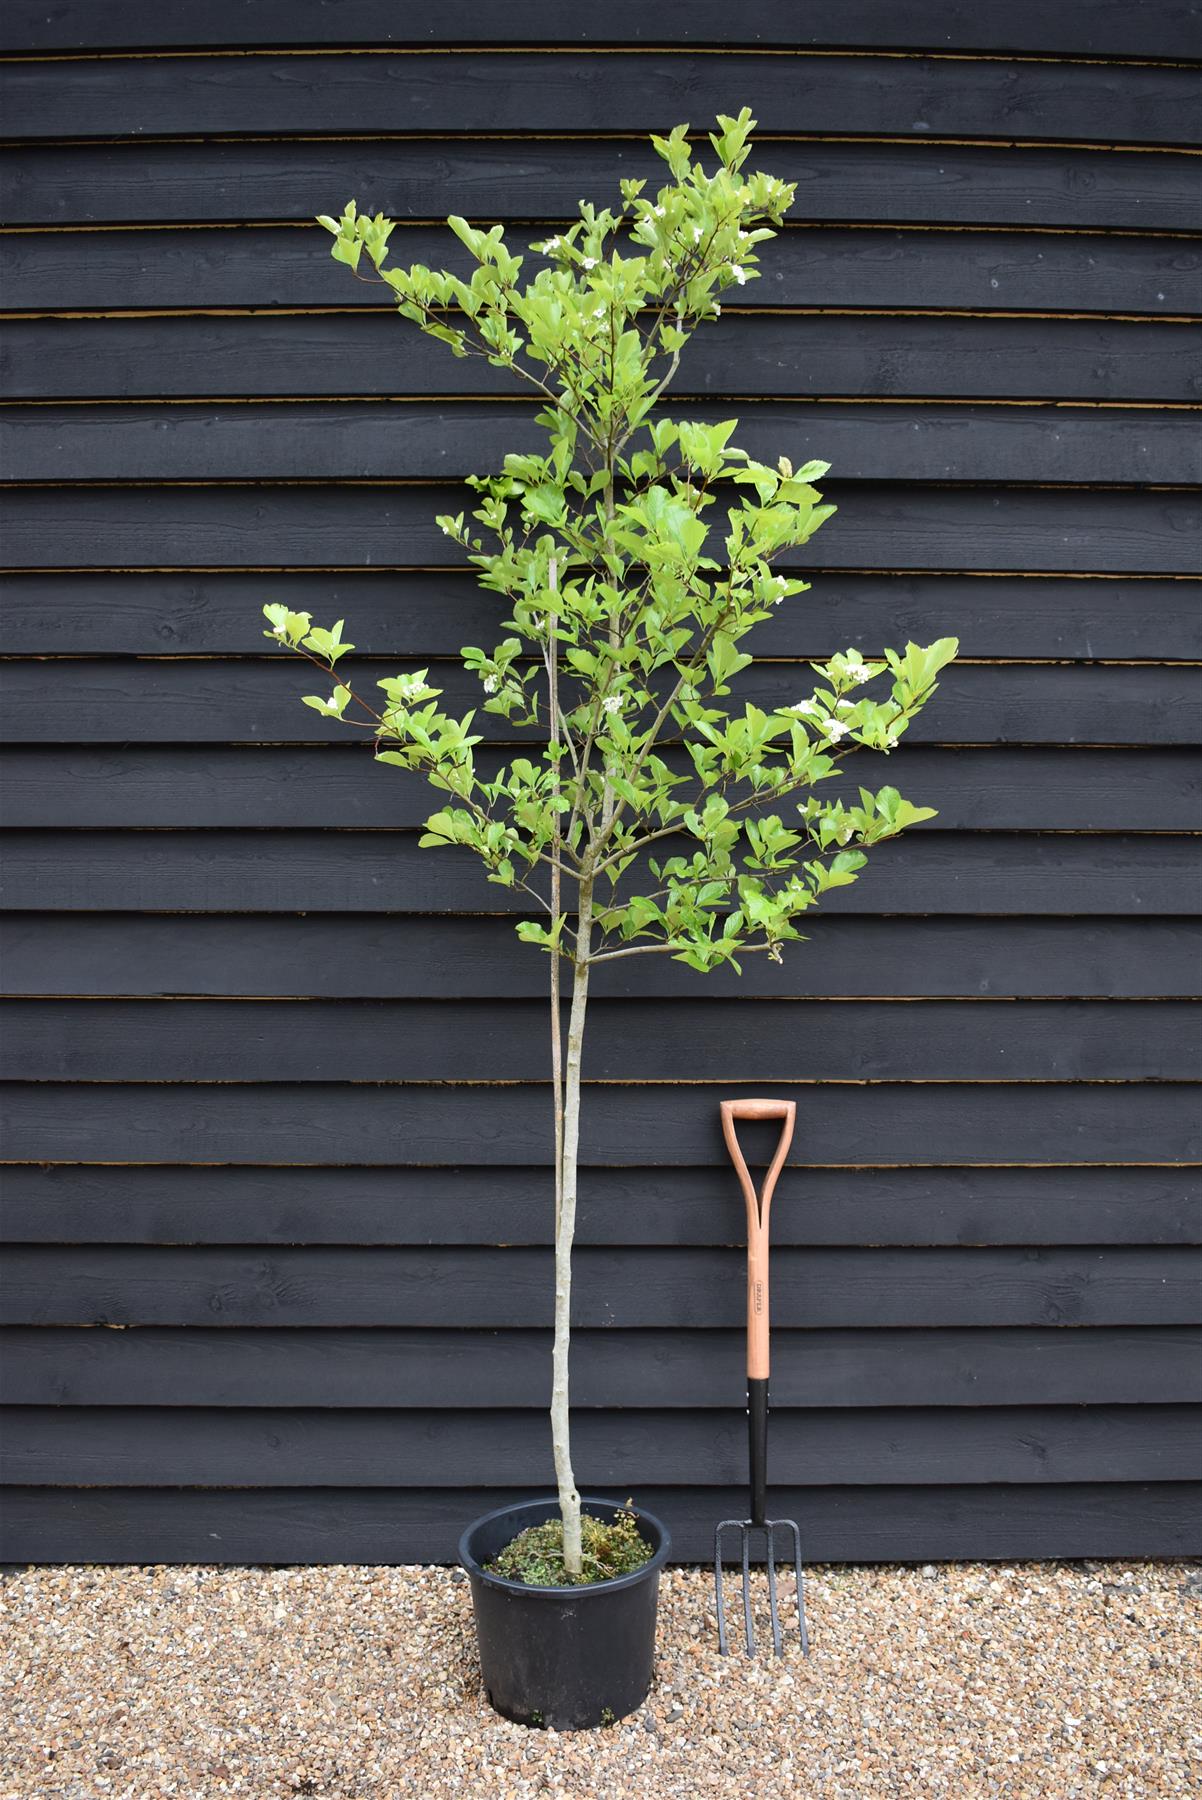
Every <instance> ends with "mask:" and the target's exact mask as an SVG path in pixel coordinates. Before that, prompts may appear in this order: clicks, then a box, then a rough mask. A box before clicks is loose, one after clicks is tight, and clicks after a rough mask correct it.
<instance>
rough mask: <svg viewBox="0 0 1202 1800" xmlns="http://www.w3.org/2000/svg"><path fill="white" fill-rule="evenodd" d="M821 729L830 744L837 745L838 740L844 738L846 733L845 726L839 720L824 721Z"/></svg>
mask: <svg viewBox="0 0 1202 1800" xmlns="http://www.w3.org/2000/svg"><path fill="white" fill-rule="evenodd" d="M822 729H823V731H825V733H826V735H827V737H828V738H829V739H830V740H831V743H832V744H837V743H838V742H839V739H840V738H842V737H846V736H847V731H848V728H847V726H846V725H845V724H844V723H843V721H842V720H841V719H824V720H823V722H822Z"/></svg>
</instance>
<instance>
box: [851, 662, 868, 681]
mask: <svg viewBox="0 0 1202 1800" xmlns="http://www.w3.org/2000/svg"><path fill="white" fill-rule="evenodd" d="M847 673H848V674H849V675H850V676H851V679H852V680H853V681H854V682H857V683H859V682H864V681H871V680H872V670H871V669H870V668H869V667H868V664H867V663H863V662H858V663H848V665H847Z"/></svg>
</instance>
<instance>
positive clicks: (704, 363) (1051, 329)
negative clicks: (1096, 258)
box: [0, 310, 1202, 572]
mask: <svg viewBox="0 0 1202 1800" xmlns="http://www.w3.org/2000/svg"><path fill="white" fill-rule="evenodd" d="M719 323H720V325H721V329H720V330H716V329H706V330H701V331H699V332H698V333H697V334H696V341H695V342H693V343H691V344H690V345H689V347H688V349H687V351H686V352H685V354H684V355H683V356H682V359H681V366H680V372H679V374H678V375H677V377H676V380H675V381H674V383H673V388H672V394H673V399H672V410H673V411H674V412H675V413H676V414H677V415H679V413H680V409H681V406H682V404H687V403H688V402H689V400H690V399H699V400H703V401H705V400H713V399H714V397H715V396H719V397H721V398H722V399H723V400H724V401H728V402H729V403H739V402H742V401H744V400H755V399H757V398H772V399H777V398H793V397H797V398H803V399H804V398H815V399H824V400H834V399H853V400H855V399H866V400H892V399H900V398H907V397H913V398H916V399H929V400H940V399H952V400H1036V401H1041V402H1047V401H1051V400H1065V401H1091V402H1102V403H1106V402H1113V401H1123V402H1128V401H1134V402H1138V403H1140V404H1142V405H1151V404H1153V403H1159V402H1168V403H1170V404H1173V405H1180V404H1187V403H1189V404H1194V403H1196V402H1197V401H1198V399H1199V397H1202V376H1200V375H1199V374H1198V372H1197V367H1198V365H1197V335H1198V334H1197V327H1196V326H1194V325H1191V324H1184V323H1180V322H1170V321H1162V320H1151V321H1146V320H1111V319H1093V318H1081V319H1056V318H1047V319H1044V318H1009V317H1005V316H996V317H994V316H986V317H980V318H978V317H965V316H957V315H953V314H948V315H938V316H930V315H923V314H908V313H893V314H889V313H883V312H868V313H862V314H854V313H847V314H843V313H838V312H825V313H823V312H818V313H802V314H798V313H787V312H780V313H760V314H759V315H758V316H757V315H755V314H752V313H744V314H739V313H734V314H726V315H724V316H723V318H722V319H721V321H719ZM407 325H408V321H404V320H400V319H399V318H397V317H394V316H393V315H392V314H391V313H387V312H363V311H361V310H360V311H354V310H350V311H347V312H345V313H335V312H314V313H270V312H267V313H258V314H249V315H245V316H242V315H229V314H199V313H198V314H192V315H189V314H183V313H162V314H158V315H152V316H150V317H139V316H136V315H127V314H118V315H116V316H114V317H112V318H87V317H83V318H74V317H69V318H27V319H11V320H9V321H7V323H6V325H5V331H4V337H5V346H4V361H3V363H2V364H0V368H3V371H4V377H5V397H6V399H8V400H9V401H14V400H137V399H150V400H170V399H203V400H212V399H219V398H226V397H230V398H232V399H234V400H239V399H272V398H283V399H324V398H335V399H355V398H364V399H372V398H376V397H394V396H398V395H400V396H407V397H412V398H430V397H437V398H439V399H450V400H459V399H470V398H474V397H482V398H485V399H489V400H493V399H498V400H512V399H524V398H526V396H527V395H528V393H529V386H528V384H527V383H525V382H524V381H522V380H521V378H520V377H518V376H516V375H512V374H509V373H508V372H506V371H505V370H502V369H491V368H488V367H486V366H485V365H484V363H483V362H481V360H480V359H479V358H477V357H464V358H456V357H452V356H451V355H450V354H449V353H446V354H444V353H443V349H444V347H443V346H442V345H441V344H436V343H434V342H432V341H431V340H430V339H428V338H426V337H425V336H424V335H423V334H421V333H420V332H418V331H416V330H409V329H407ZM725 410H726V411H727V412H729V404H728V405H727V406H726V408H725ZM381 498H382V496H381ZM437 548H438V549H439V551H440V553H441V554H443V555H445V551H446V545H445V543H444V544H440V545H439V546H437ZM8 560H9V561H10V562H15V561H17V560H18V559H17V558H16V557H15V556H14V555H13V553H12V551H9V553H8ZM36 560H39V561H45V560H47V559H45V558H39V559H36ZM66 560H70V559H69V558H61V557H60V558H59V561H60V562H62V561H66ZM126 560H127V561H128V562H136V561H143V562H145V561H147V560H149V559H148V558H147V557H135V556H128V557H127V558H126ZM163 560H170V561H172V562H173V563H176V564H178V563H181V562H185V561H187V560H189V558H188V556H187V555H186V553H185V551H184V550H183V548H182V547H181V549H180V551H179V552H177V553H176V554H175V555H173V556H171V557H170V558H169V559H163ZM229 560H233V559H229ZM247 560H250V559H249V558H247ZM255 560H256V561H258V562H260V563H261V562H264V561H291V562H295V561H297V560H298V559H297V558H295V557H291V558H287V557H279V556H274V555H272V554H271V553H270V552H268V553H266V554H264V555H260V556H259V557H257V558H256V559H255ZM300 560H305V559H303V558H302V559H300ZM324 560H326V561H329V560H330V559H329V558H328V557H327V558H325V559H324ZM341 560H343V561H345V560H346V559H345V558H343V559H341ZM388 560H389V561H390V562H393V563H396V562H400V561H403V560H404V557H403V556H401V555H398V554H397V553H396V550H395V548H394V550H393V551H392V553H391V554H390V555H389V556H388ZM423 560H425V561H429V560H431V558H430V557H429V556H428V555H427V556H425V557H424V558H423ZM938 566H943V565H942V564H940V565H938ZM974 566H980V565H978V564H974ZM984 566H986V567H988V566H991V565H988V564H987V565H984ZM1033 566H1037V567H1038V566H1041V565H1038V564H1036V565H1033ZM1085 566H1090V565H1085ZM1191 572H1192V571H1191Z"/></svg>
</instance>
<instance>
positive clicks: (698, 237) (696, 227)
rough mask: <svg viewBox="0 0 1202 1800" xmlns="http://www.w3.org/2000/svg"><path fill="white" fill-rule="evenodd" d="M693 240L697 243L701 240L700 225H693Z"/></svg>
mask: <svg viewBox="0 0 1202 1800" xmlns="http://www.w3.org/2000/svg"><path fill="white" fill-rule="evenodd" d="M693 242H694V243H695V244H699V243H700V242H701V227H700V225H694V227H693Z"/></svg>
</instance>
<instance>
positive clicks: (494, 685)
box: [484, 675, 501, 694]
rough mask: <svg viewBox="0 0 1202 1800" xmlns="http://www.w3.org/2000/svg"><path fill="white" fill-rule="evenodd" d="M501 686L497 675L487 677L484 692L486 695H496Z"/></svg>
mask: <svg viewBox="0 0 1202 1800" xmlns="http://www.w3.org/2000/svg"><path fill="white" fill-rule="evenodd" d="M500 685H501V684H500V681H499V680H498V678H497V677H496V676H495V675H486V676H485V677H484V692H485V693H486V694H495V693H496V691H497V689H498V688H499V687H500Z"/></svg>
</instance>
